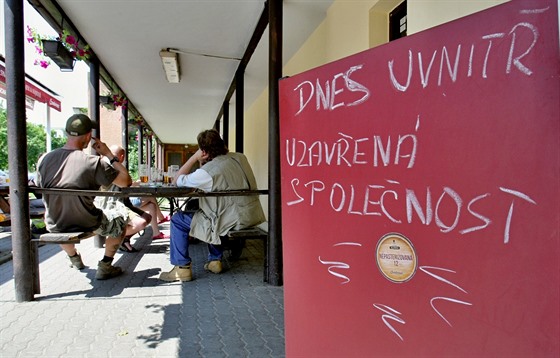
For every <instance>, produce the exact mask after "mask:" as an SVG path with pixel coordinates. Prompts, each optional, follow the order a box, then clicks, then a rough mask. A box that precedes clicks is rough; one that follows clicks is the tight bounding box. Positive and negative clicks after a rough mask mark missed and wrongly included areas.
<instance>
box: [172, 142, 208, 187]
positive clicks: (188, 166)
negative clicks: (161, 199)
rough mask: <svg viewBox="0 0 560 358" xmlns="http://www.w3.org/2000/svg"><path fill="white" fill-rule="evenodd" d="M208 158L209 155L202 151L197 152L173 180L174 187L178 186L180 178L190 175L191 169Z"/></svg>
mask: <svg viewBox="0 0 560 358" xmlns="http://www.w3.org/2000/svg"><path fill="white" fill-rule="evenodd" d="M206 158H208V154H206V153H205V152H203V151H202V150H200V149H199V150H197V151H196V153H194V154H193V155H192V156H191V157H190V158H189V160H187V162H186V163H185V164H183V166H182V167H181V168H180V169H179V171H178V172H177V174H176V175H175V178H173V185H177V179H178V178H179V176H181V175H187V174H189V173H190V172H191V169H192V168H193V166H194V165H195V164H196V163H197V162H199V161H202V160H205V159H206Z"/></svg>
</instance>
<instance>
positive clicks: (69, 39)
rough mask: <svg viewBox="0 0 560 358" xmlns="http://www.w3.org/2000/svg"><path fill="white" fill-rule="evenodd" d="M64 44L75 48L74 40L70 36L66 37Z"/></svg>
mask: <svg viewBox="0 0 560 358" xmlns="http://www.w3.org/2000/svg"><path fill="white" fill-rule="evenodd" d="M65 42H66V43H67V44H69V45H73V46H75V45H76V38H75V37H74V36H72V35H68V36H66V41H65Z"/></svg>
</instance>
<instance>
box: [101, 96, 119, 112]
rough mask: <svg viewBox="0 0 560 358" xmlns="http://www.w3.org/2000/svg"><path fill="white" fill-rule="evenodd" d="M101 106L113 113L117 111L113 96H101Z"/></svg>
mask: <svg viewBox="0 0 560 358" xmlns="http://www.w3.org/2000/svg"><path fill="white" fill-rule="evenodd" d="M99 104H101V105H102V106H103V107H105V108H107V109H109V110H111V111H114V110H115V109H116V106H115V103H114V102H113V97H112V96H99Z"/></svg>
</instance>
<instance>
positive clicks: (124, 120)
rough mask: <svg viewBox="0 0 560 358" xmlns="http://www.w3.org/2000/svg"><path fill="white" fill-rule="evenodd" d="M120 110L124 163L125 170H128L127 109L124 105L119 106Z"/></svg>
mask: <svg viewBox="0 0 560 358" xmlns="http://www.w3.org/2000/svg"><path fill="white" fill-rule="evenodd" d="M121 110H122V123H121V141H122V146H123V149H124V163H123V164H124V165H125V167H126V170H128V168H129V165H128V109H127V108H125V107H124V106H123V107H121Z"/></svg>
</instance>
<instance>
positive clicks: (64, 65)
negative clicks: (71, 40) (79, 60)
mask: <svg viewBox="0 0 560 358" xmlns="http://www.w3.org/2000/svg"><path fill="white" fill-rule="evenodd" d="M41 42H42V43H43V53H44V54H45V55H46V56H48V57H49V58H50V59H51V60H53V62H54V63H56V65H57V66H58V67H59V68H60V70H61V71H72V70H73V69H74V62H75V59H74V56H72V53H71V52H70V51H68V49H67V48H66V47H64V45H63V44H62V43H61V42H60V41H56V40H42V41H41Z"/></svg>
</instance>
